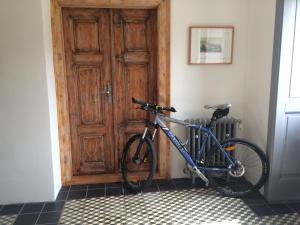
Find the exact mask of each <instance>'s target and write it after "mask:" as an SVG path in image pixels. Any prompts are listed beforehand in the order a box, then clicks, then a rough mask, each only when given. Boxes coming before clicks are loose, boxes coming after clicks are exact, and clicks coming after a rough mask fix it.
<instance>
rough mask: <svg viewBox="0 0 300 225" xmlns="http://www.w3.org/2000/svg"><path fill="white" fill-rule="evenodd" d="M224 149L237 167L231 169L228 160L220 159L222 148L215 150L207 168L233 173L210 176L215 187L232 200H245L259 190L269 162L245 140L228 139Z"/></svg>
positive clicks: (208, 175)
mask: <svg viewBox="0 0 300 225" xmlns="http://www.w3.org/2000/svg"><path fill="white" fill-rule="evenodd" d="M221 145H222V147H223V148H224V149H225V151H226V152H227V153H228V155H229V156H230V157H231V158H232V160H233V161H234V162H236V165H235V166H233V168H231V165H230V163H229V161H228V160H226V159H225V158H224V157H220V149H212V150H211V151H210V152H209V153H208V154H207V158H206V166H207V167H214V168H222V169H228V168H229V169H232V170H231V171H226V172H220V171H218V172H217V171H214V172H209V173H207V178H208V180H209V182H210V184H211V186H212V187H214V188H215V189H216V190H217V191H219V192H220V193H222V194H224V195H226V196H230V197H245V196H247V195H249V194H251V193H252V192H254V191H257V190H259V189H260V188H261V187H262V186H263V185H264V184H265V182H266V180H267V178H268V174H269V161H268V159H267V157H266V155H265V154H264V152H263V151H262V150H261V149H260V148H259V147H258V146H257V145H255V144H253V143H251V142H249V141H246V140H243V139H237V138H234V139H228V140H225V141H224V142H222V143H221Z"/></svg>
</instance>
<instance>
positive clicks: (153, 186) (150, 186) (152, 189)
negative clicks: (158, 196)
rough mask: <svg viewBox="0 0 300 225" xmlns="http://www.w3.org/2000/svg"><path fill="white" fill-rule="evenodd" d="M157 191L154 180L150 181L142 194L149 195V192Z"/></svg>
mask: <svg viewBox="0 0 300 225" xmlns="http://www.w3.org/2000/svg"><path fill="white" fill-rule="evenodd" d="M142 183H145V181H142ZM157 191H159V189H158V186H157V183H156V181H155V180H152V182H151V183H150V184H149V186H148V187H144V188H143V190H142V192H144V193H149V192H157Z"/></svg>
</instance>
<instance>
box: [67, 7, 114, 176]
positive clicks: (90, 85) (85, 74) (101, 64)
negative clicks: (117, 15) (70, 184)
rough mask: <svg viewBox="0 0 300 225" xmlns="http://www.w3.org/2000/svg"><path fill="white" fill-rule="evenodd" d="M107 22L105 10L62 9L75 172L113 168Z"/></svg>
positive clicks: (107, 11) (101, 170)
mask: <svg viewBox="0 0 300 225" xmlns="http://www.w3.org/2000/svg"><path fill="white" fill-rule="evenodd" d="M109 24H110V16H109V10H105V9H104V10H102V9H101V10H99V9H71V8H70V9H64V10H63V26H64V39H65V40H64V41H65V51H66V65H67V84H68V95H69V108H70V120H71V121H70V122H71V139H72V164H73V174H74V175H82V174H97V173H108V172H112V171H113V169H114V160H113V159H114V141H113V122H112V121H113V118H112V113H113V110H112V105H111V104H109V101H108V98H107V95H106V93H105V91H106V89H107V85H109V84H110V83H111V64H110V27H109Z"/></svg>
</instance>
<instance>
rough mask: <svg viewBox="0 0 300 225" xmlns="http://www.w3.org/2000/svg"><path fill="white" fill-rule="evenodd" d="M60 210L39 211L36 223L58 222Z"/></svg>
mask: <svg viewBox="0 0 300 225" xmlns="http://www.w3.org/2000/svg"><path fill="white" fill-rule="evenodd" d="M60 214H61V212H48V213H41V214H40V217H39V220H38V221H37V223H36V224H51V223H58V221H59V218H60Z"/></svg>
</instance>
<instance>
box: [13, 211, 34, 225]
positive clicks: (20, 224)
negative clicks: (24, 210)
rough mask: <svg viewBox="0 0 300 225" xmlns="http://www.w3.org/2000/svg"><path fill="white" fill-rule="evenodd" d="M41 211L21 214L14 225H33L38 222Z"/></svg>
mask: <svg viewBox="0 0 300 225" xmlns="http://www.w3.org/2000/svg"><path fill="white" fill-rule="evenodd" d="M38 217H39V213H30V214H22V215H19V216H18V218H17V219H16V221H15V223H14V225H33V224H35V223H36V221H37V219H38Z"/></svg>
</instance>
